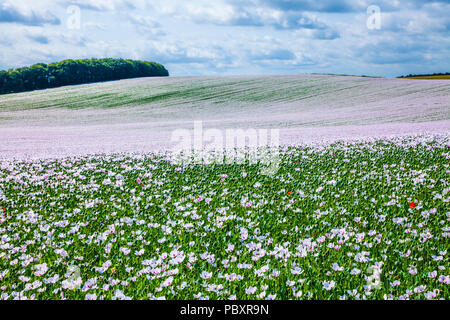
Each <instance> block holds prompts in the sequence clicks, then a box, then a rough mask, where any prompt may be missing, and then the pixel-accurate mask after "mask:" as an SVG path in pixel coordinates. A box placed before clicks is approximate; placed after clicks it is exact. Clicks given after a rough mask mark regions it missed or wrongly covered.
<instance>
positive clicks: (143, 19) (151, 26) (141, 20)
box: [128, 15, 166, 36]
mask: <svg viewBox="0 0 450 320" xmlns="http://www.w3.org/2000/svg"><path fill="white" fill-rule="evenodd" d="M128 20H129V22H130V23H131V24H132V25H133V26H134V27H135V28H136V29H137V30H138V31H139V32H141V33H145V34H147V35H152V36H164V35H166V33H165V32H164V31H163V30H162V27H161V24H160V23H159V22H158V21H156V20H153V19H152V18H150V17H147V16H138V15H129V16H128Z"/></svg>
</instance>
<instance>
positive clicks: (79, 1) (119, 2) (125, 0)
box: [61, 0, 136, 11]
mask: <svg viewBox="0 0 450 320" xmlns="http://www.w3.org/2000/svg"><path fill="white" fill-rule="evenodd" d="M61 5H65V6H69V5H76V6H78V7H80V8H81V9H86V10H93V11H115V10H118V9H128V10H130V9H136V6H135V5H134V4H133V1H130V0H70V1H61Z"/></svg>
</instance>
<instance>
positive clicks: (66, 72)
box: [0, 58, 169, 94]
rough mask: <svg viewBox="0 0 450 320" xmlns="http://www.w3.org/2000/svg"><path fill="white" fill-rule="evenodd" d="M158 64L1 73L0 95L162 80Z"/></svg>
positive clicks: (37, 67) (104, 62)
mask: <svg viewBox="0 0 450 320" xmlns="http://www.w3.org/2000/svg"><path fill="white" fill-rule="evenodd" d="M168 75H169V72H168V71H167V70H166V68H165V67H164V66H163V65H161V64H158V63H155V62H149V61H139V60H125V59H110V58H105V59H83V60H64V61H60V62H56V63H50V64H44V63H37V64H34V65H32V66H31V67H23V68H18V69H10V70H8V71H0V94H4V93H13V92H23V91H31V90H37V89H47V88H55V87H60V86H66V85H74V84H82V83H91V82H99V81H110V80H120V79H130V78H140V77H165V76H168Z"/></svg>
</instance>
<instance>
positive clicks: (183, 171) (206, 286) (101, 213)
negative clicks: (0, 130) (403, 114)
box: [0, 136, 450, 299]
mask: <svg viewBox="0 0 450 320" xmlns="http://www.w3.org/2000/svg"><path fill="white" fill-rule="evenodd" d="M449 158H450V154H449V148H448V140H447V139H446V138H445V137H439V136H430V137H421V138H410V139H403V140H401V139H393V140H373V141H368V142H366V143H363V142H360V143H358V144H352V143H344V142H341V143H336V144H332V145H328V146H316V147H308V148H301V147H298V148H295V147H286V148H283V150H282V163H281V168H280V170H279V172H278V173H277V174H276V175H275V176H273V177H269V176H262V175H260V174H259V172H258V166H257V165H253V166H252V165H248V164H245V163H243V164H240V165H238V164H231V165H214V164H211V165H200V166H199V165H184V166H178V165H176V164H174V163H172V162H171V161H169V160H168V159H167V158H166V157H165V156H164V155H163V154H159V155H158V154H146V155H138V154H134V155H127V154H114V155H108V156H86V157H73V158H67V159H64V160H63V161H57V160H39V161H38V160H34V161H9V162H8V161H6V162H3V163H2V165H1V167H0V190H2V191H1V194H0V195H1V197H2V200H1V205H2V207H3V208H2V209H0V210H1V218H0V234H1V242H0V257H1V262H0V263H1V270H2V271H1V273H0V279H1V287H0V292H1V297H2V298H3V299H8V298H34V299H61V298H68V299H85V298H86V299H148V298H150V299H153V298H158V299H159V298H165V299H391V298H392V299H425V298H428V299H431V298H436V299H439V298H445V299H448V298H449V293H450V290H449V284H450V277H449V273H448V272H449V255H448V249H449V248H448V247H449V236H450V223H449V221H450V208H449V206H448V201H449V185H448V179H447V178H448V174H449V173H450V168H449V161H448V160H449ZM70 268H77V270H78V273H74V274H75V275H76V276H75V277H74V276H73V274H72V273H70ZM371 268H372V269H371ZM373 268H379V270H380V277H379V281H380V283H379V284H378V287H376V288H374V287H370V282H368V279H369V277H370V276H372V273H373Z"/></svg>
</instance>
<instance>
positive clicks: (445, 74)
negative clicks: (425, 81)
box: [397, 72, 450, 78]
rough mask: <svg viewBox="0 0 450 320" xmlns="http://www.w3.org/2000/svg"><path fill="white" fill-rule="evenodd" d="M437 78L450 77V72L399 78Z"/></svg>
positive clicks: (410, 75)
mask: <svg viewBox="0 0 450 320" xmlns="http://www.w3.org/2000/svg"><path fill="white" fill-rule="evenodd" d="M436 76H450V73H449V72H446V73H433V74H430V73H428V74H408V75H407V76H400V77H397V78H416V77H436Z"/></svg>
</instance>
